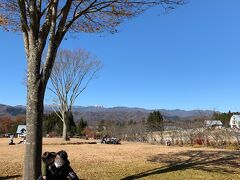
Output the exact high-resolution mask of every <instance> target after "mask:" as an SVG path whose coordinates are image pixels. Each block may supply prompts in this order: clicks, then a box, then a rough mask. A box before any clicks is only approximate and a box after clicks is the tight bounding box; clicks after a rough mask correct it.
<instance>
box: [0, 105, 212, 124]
mask: <svg viewBox="0 0 240 180" xmlns="http://www.w3.org/2000/svg"><path fill="white" fill-rule="evenodd" d="M73 110H74V119H75V121H78V120H79V119H80V118H81V117H82V118H83V119H85V120H87V121H99V120H114V121H126V120H131V119H132V120H135V121H140V120H142V119H143V118H147V117H148V114H149V113H150V112H152V111H153V110H147V109H144V108H129V107H112V108H105V107H102V106H88V107H83V106H74V108H73ZM154 110H155V109H154ZM159 110H160V112H161V114H162V115H163V117H164V118H165V119H167V120H184V119H193V118H194V117H197V116H199V115H205V116H211V115H212V113H213V111H211V110H191V111H185V110H180V109H175V110H166V109H159ZM50 112H52V109H51V107H50V106H45V113H50ZM25 113H26V108H25V106H8V105H4V104H0V117H1V116H16V115H20V114H25Z"/></svg>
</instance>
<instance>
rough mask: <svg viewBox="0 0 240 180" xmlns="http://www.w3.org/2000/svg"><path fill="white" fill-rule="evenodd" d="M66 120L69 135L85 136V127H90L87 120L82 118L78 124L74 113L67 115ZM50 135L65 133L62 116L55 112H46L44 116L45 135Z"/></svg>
mask: <svg viewBox="0 0 240 180" xmlns="http://www.w3.org/2000/svg"><path fill="white" fill-rule="evenodd" d="M67 117H68V118H67V119H66V120H65V122H66V126H67V129H68V131H67V136H68V137H69V136H74V135H78V136H83V135H85V132H84V130H85V128H87V127H88V123H87V121H84V120H83V118H81V119H80V120H79V121H78V123H77V124H76V123H75V121H74V118H73V115H72V114H69V115H68V116H67ZM47 134H48V135H50V136H62V135H63V123H62V120H61V118H60V117H59V116H58V115H57V114H56V113H55V112H53V113H50V114H46V115H44V117H43V135H44V136H45V135H47Z"/></svg>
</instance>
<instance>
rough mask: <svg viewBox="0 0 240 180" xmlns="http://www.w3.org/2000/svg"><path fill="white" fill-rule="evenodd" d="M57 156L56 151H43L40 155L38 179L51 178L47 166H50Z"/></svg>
mask: <svg viewBox="0 0 240 180" xmlns="http://www.w3.org/2000/svg"><path fill="white" fill-rule="evenodd" d="M56 156H57V153H55V152H45V153H43V155H42V167H41V171H42V173H41V176H40V177H39V179H38V180H45V179H49V180H50V179H51V178H50V176H51V172H50V171H49V166H51V165H52V164H53V163H54V160H55V158H56Z"/></svg>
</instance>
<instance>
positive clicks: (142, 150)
mask: <svg viewBox="0 0 240 180" xmlns="http://www.w3.org/2000/svg"><path fill="white" fill-rule="evenodd" d="M19 140H20V139H16V138H15V139H14V142H18V141H19ZM80 141H82V140H79V139H72V140H71V141H70V143H71V144H63V142H62V140H61V139H57V138H52V139H44V145H43V152H44V151H59V150H65V151H67V152H68V155H69V159H70V162H71V166H72V167H73V169H74V170H75V171H76V172H77V174H78V175H79V176H80V178H81V179H90V180H91V179H93V180H94V179H96V180H99V179H113V180H114V179H123V180H130V179H164V180H166V179H169V180H172V179H177V180H181V179H184V180H188V179H189V180H191V179H205V180H208V179H213V180H218V179H221V180H224V179H226V180H228V179H229V180H234V179H236V180H237V179H240V168H239V167H240V151H230V150H216V149H206V148H191V147H166V146H160V145H151V144H142V143H129V142H123V143H122V145H107V144H73V143H78V142H80ZM23 157H24V145H14V146H9V145H8V139H0V180H6V179H22V169H23Z"/></svg>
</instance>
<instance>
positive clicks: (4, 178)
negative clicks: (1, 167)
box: [0, 175, 22, 180]
mask: <svg viewBox="0 0 240 180" xmlns="http://www.w3.org/2000/svg"><path fill="white" fill-rule="evenodd" d="M19 177H22V176H20V175H14V176H4V177H2V176H0V180H7V179H13V178H19Z"/></svg>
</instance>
